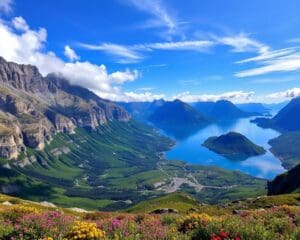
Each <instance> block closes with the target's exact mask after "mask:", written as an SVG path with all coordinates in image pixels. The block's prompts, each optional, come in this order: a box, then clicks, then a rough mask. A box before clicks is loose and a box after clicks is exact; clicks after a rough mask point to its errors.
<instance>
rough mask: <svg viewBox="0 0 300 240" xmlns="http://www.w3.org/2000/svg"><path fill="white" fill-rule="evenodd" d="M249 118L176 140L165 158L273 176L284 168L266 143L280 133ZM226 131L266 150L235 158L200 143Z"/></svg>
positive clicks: (268, 177) (222, 124)
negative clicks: (243, 157)
mask: <svg viewBox="0 0 300 240" xmlns="http://www.w3.org/2000/svg"><path fill="white" fill-rule="evenodd" d="M251 119H253V118H244V119H239V120H236V121H234V122H230V123H228V122H227V123H218V124H211V125H208V126H206V127H205V128H202V129H199V130H197V131H196V132H195V133H194V134H191V135H189V136H186V137H185V138H181V139H177V140H176V145H175V146H174V147H173V148H172V149H171V150H170V151H168V152H167V153H166V157H167V159H169V160H183V161H185V162H188V163H193V164H197V165H214V166H219V167H222V168H225V169H229V170H239V171H241V172H244V173H247V174H250V175H252V176H255V177H260V178H266V179H272V178H274V177H275V176H276V175H277V174H279V173H282V172H284V171H285V169H284V168H283V167H282V166H281V162H280V161H279V160H278V159H277V158H276V157H274V155H273V154H272V153H271V152H270V151H269V149H270V145H269V144H268V141H269V140H270V139H272V138H275V137H277V136H279V135H280V133H279V132H277V131H275V130H272V129H263V128H260V127H258V126H256V124H254V123H251V122H250V120H251ZM229 131H235V132H239V133H241V134H243V135H245V136H246V137H248V138H249V139H250V140H251V141H253V142H254V143H255V144H258V145H260V146H263V147H264V148H265V149H266V150H267V153H266V154H264V155H261V156H256V157H250V158H248V159H246V160H244V161H235V160H230V159H227V158H225V157H223V156H221V155H218V154H216V153H214V152H212V151H210V150H208V149H207V148H205V147H203V146H202V145H201V144H202V143H203V142H204V141H205V140H206V139H207V138H208V137H211V136H219V135H221V134H225V133H228V132H229ZM168 135H169V134H168ZM169 136H171V135H169ZM171 137H172V136H171Z"/></svg>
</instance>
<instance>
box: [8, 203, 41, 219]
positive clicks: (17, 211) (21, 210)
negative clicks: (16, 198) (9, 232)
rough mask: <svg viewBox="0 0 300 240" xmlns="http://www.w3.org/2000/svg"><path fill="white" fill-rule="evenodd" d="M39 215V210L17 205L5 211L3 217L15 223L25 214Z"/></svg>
mask: <svg viewBox="0 0 300 240" xmlns="http://www.w3.org/2000/svg"><path fill="white" fill-rule="evenodd" d="M30 213H33V214H38V213H39V210H38V209H37V208H35V207H30V206H23V205H15V206H12V207H11V208H8V209H7V210H6V211H4V213H3V215H4V218H5V219H6V220H11V221H15V220H17V219H18V218H19V217H22V216H23V215H25V214H30Z"/></svg>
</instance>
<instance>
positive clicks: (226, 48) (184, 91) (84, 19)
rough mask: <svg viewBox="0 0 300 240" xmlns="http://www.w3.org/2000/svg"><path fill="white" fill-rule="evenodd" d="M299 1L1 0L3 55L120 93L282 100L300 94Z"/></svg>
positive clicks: (106, 93) (124, 96)
mask: <svg viewBox="0 0 300 240" xmlns="http://www.w3.org/2000/svg"><path fill="white" fill-rule="evenodd" d="M287 2H288V3H287ZM299 9H300V1H297V0H290V1H286V0H285V1H284V0H252V1H239V0H227V1H223V0H216V1H202V0H189V1H183V0H143V1H142V0H103V1H99V0H89V1H82V0H76V1H74V0H72V1H71V0H60V1H58V0H43V1H40V0H30V1H23V0H14V1H13V0H0V12H1V24H0V41H1V45H2V47H1V46H0V55H1V56H3V57H5V58H6V59H7V60H10V61H16V62H19V63H30V64H35V65H37V66H38V67H39V69H40V70H41V72H42V73H43V74H44V75H45V74H47V73H49V72H53V71H54V72H61V74H62V75H64V76H65V77H66V78H68V79H69V80H70V81H71V82H72V83H74V84H80V85H82V86H85V87H88V88H90V89H91V90H93V91H94V92H96V93H97V94H99V95H100V96H101V97H105V98H109V99H112V100H119V101H121V100H124V101H145V100H152V99H155V98H161V97H164V98H166V99H174V98H180V99H182V100H185V101H198V100H218V99H229V100H232V101H234V102H244V101H264V102H278V101H282V100H285V99H288V98H291V97H294V96H298V95H300V88H299V87H300V86H299V85H300V78H299V75H300V71H299V70H300V51H299V45H300V28H299V26H300V18H299Z"/></svg>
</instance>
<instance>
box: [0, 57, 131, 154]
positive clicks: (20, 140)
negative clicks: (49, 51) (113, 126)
mask: <svg viewBox="0 0 300 240" xmlns="http://www.w3.org/2000/svg"><path fill="white" fill-rule="evenodd" d="M0 83H1V87H0V131H1V135H0V136H1V137H0V142H1V144H0V156H1V157H5V158H16V157H17V156H18V155H19V154H20V153H21V152H23V151H24V150H25V149H26V147H29V148H36V149H43V148H44V146H45V144H47V143H49V142H51V139H52V137H53V135H55V134H56V133H58V132H68V133H73V132H74V130H75V128H76V127H89V128H92V129H95V128H96V127H97V126H99V125H101V124H104V123H107V122H109V121H113V120H117V121H124V122H127V121H129V120H130V116H129V114H128V113H127V112H126V111H125V110H123V108H121V107H119V106H117V105H115V104H113V103H112V102H110V101H107V100H104V99H101V98H99V97H98V96H96V95H95V94H94V93H92V92H91V91H89V90H87V89H85V88H82V87H79V86H72V85H70V84H69V82H68V81H67V80H65V79H63V78H60V77H59V76H57V75H54V74H52V75H49V76H47V77H43V76H42V75H41V74H40V73H39V71H38V69H37V68H36V67H34V66H30V65H19V64H16V63H12V62H6V61H5V60H4V59H3V58H0Z"/></svg>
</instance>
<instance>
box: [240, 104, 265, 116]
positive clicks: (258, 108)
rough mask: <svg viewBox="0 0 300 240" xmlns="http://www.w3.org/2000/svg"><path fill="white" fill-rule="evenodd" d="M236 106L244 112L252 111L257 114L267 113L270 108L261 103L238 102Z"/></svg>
mask: <svg viewBox="0 0 300 240" xmlns="http://www.w3.org/2000/svg"><path fill="white" fill-rule="evenodd" d="M236 106H237V107H238V108H239V109H241V110H242V111H244V112H248V113H253V114H257V115H267V114H269V111H270V109H268V108H267V107H265V106H264V105H263V104H262V103H240V104H236Z"/></svg>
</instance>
